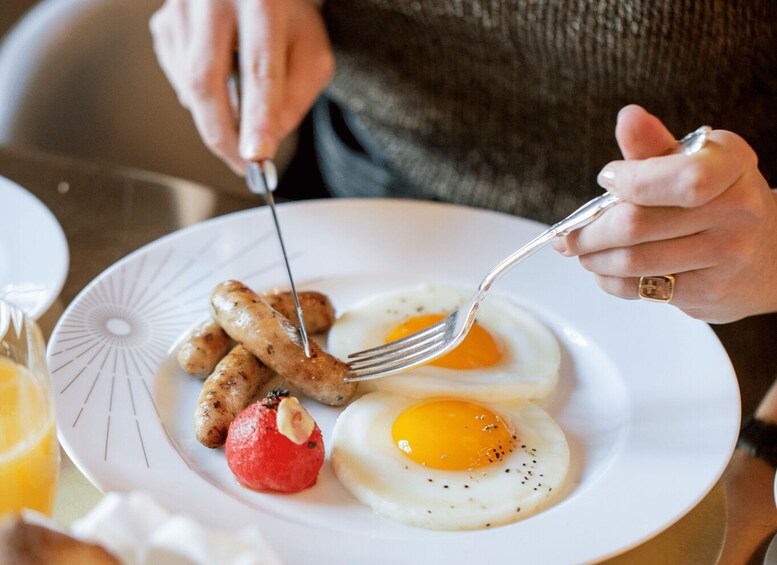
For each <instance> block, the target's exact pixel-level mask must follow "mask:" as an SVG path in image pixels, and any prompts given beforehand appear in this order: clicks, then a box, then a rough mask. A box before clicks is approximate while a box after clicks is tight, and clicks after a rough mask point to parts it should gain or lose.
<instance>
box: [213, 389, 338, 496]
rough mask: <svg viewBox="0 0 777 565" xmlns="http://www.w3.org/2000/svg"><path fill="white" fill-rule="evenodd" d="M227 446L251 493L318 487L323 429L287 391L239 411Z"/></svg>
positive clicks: (229, 459) (230, 461)
mask: <svg viewBox="0 0 777 565" xmlns="http://www.w3.org/2000/svg"><path fill="white" fill-rule="evenodd" d="M279 428H280V429H279ZM225 447H226V456H227V465H228V466H229V468H230V470H231V471H232V473H233V474H234V475H235V478H236V479H237V481H238V482H239V483H240V484H241V485H243V486H245V487H247V488H249V489H252V490H258V491H276V492H286V493H291V492H299V491H301V490H304V489H306V488H308V487H311V486H313V485H314V484H315V483H316V479H317V477H318V472H319V471H320V469H321V467H322V465H323V464H324V442H323V439H322V437H321V430H320V429H319V427H318V425H317V424H316V423H315V421H313V418H312V417H311V416H310V414H308V412H307V411H306V410H305V409H304V408H303V407H302V405H300V403H299V401H298V400H297V399H296V398H294V397H290V396H288V393H287V392H285V391H281V392H277V391H274V392H271V393H270V394H269V395H268V397H267V398H265V399H263V400H261V401H260V402H255V403H253V404H251V405H250V406H248V407H247V408H246V409H244V410H243V411H242V412H240V413H239V414H238V415H237V417H236V418H235V419H234V420H233V421H232V424H231V425H230V426H229V431H228V433H227V441H226V446H225Z"/></svg>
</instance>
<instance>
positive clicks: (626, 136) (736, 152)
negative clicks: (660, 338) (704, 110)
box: [554, 106, 777, 323]
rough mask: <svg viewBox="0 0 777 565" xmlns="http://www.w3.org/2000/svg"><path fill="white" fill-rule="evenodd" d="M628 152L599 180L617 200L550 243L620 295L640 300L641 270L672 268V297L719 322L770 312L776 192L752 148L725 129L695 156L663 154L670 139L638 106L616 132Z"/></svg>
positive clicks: (776, 263)
mask: <svg viewBox="0 0 777 565" xmlns="http://www.w3.org/2000/svg"><path fill="white" fill-rule="evenodd" d="M615 135H616V138H617V141H618V144H619V146H620V148H621V152H622V153H623V155H624V157H625V158H626V160H623V161H613V162H611V163H608V164H607V165H606V166H605V167H604V168H603V169H602V172H601V173H599V177H598V181H599V184H600V185H601V186H602V187H603V188H605V189H607V190H609V191H611V192H613V193H615V194H617V195H618V196H620V197H621V198H622V199H623V200H624V202H623V203H621V204H619V205H618V206H615V207H613V208H612V209H610V210H608V211H607V212H606V213H605V214H603V215H602V217H601V218H599V219H598V220H597V221H596V222H593V223H592V224H590V225H588V226H586V227H584V228H582V229H580V230H578V231H576V232H573V233H571V234H570V235H568V236H566V237H565V238H563V239H560V240H558V241H557V242H556V243H555V244H554V247H555V248H556V250H557V251H559V252H561V253H562V254H563V255H566V256H568V257H578V258H579V260H580V264H581V265H582V266H583V267H584V268H585V269H587V270H589V271H591V272H593V273H595V274H596V282H597V284H598V285H599V286H600V287H601V288H602V289H603V290H605V291H606V292H608V293H610V294H613V295H615V296H619V297H621V298H627V299H636V298H638V285H639V278H640V277H641V276H650V275H661V274H672V275H674V277H675V291H674V296H673V298H672V304H674V305H675V306H677V307H678V308H680V309H681V310H683V311H684V312H686V313H687V314H689V315H690V316H692V317H694V318H699V319H702V320H705V321H707V322H713V323H724V322H730V321H734V320H737V319H740V318H743V317H746V316H749V315H753V314H757V313H763V312H771V311H774V310H777V284H775V278H776V277H775V276H776V275H777V194H776V193H775V191H773V190H770V188H769V185H768V184H767V182H766V180H765V179H764V177H763V175H762V174H761V173H760V171H759V170H758V160H757V156H756V154H755V152H754V151H753V149H752V148H751V147H750V146H749V145H748V144H747V142H746V141H745V140H743V139H742V138H741V137H739V136H738V135H736V134H734V133H732V132H729V131H724V130H715V131H713V132H712V133H711V134H710V138H709V141H708V142H707V145H706V146H705V147H704V148H703V149H702V150H701V151H700V152H698V153H696V154H694V155H667V154H666V153H667V152H668V151H669V150H670V149H671V148H672V147H673V146H674V144H675V137H674V136H673V135H672V134H671V133H670V132H669V130H667V129H666V127H665V126H664V125H663V124H662V123H661V121H660V120H659V119H658V118H656V117H655V116H652V115H651V114H649V113H647V112H646V111H645V110H644V109H642V108H641V107H639V106H627V107H625V108H624V109H623V110H621V112H620V114H619V116H618V123H617V126H616V130H615Z"/></svg>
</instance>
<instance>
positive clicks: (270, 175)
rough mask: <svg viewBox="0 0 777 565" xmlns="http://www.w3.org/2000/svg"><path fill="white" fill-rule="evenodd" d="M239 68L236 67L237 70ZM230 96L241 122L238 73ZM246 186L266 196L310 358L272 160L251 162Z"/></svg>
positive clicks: (247, 172) (230, 78)
mask: <svg viewBox="0 0 777 565" xmlns="http://www.w3.org/2000/svg"><path fill="white" fill-rule="evenodd" d="M237 68H238V66H237V65H235V69H237ZM228 83H229V84H228V86H229V90H230V94H231V97H232V105H233V114H234V116H235V121H236V122H238V124H239V121H240V75H239V73H238V72H237V71H235V72H233V73H232V74H231V75H230V77H229V81H228ZM246 184H247V185H248V190H249V191H251V193H253V194H260V195H262V196H264V199H265V202H266V204H267V206H268V207H269V208H270V213H271V214H272V219H273V222H274V223H275V233H276V234H277V235H278V243H279V244H280V246H281V253H282V254H283V262H284V264H285V265H286V273H287V274H288V276H289V285H290V286H291V295H292V297H293V298H294V308H295V310H296V311H297V320H298V322H299V336H300V339H301V340H302V346H303V347H304V349H305V356H306V357H308V358H310V343H309V342H308V334H307V331H305V320H304V319H303V317H302V307H301V306H300V302H299V295H298V294H297V287H296V285H295V284H294V277H293V275H292V274H291V265H290V264H289V256H288V254H287V253H286V245H285V244H284V242H283V234H282V233H281V224H280V222H279V221H278V212H277V210H276V208H275V198H274V197H273V191H274V190H275V189H276V187H277V186H278V170H277V169H276V168H275V163H273V161H272V160H271V159H263V160H261V161H249V162H248V167H247V170H246Z"/></svg>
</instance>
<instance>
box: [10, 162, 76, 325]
mask: <svg viewBox="0 0 777 565" xmlns="http://www.w3.org/2000/svg"><path fill="white" fill-rule="evenodd" d="M69 260H70V254H69V252H68V247H67V240H66V239H65V234H64V232H63V231H62V227H61V226H60V225H59V222H57V219H56V218H55V217H54V214H52V213H51V211H50V210H49V209H48V208H46V206H45V205H44V204H43V203H42V202H41V201H40V200H38V199H37V198H36V197H35V196H33V195H32V194H31V193H30V192H28V191H27V190H25V189H23V188H22V187H21V186H19V185H18V184H16V183H15V182H13V181H10V180H8V179H7V178H5V177H0V298H3V299H5V300H9V301H10V302H13V303H14V304H16V305H17V306H19V307H20V308H22V309H23V310H24V311H25V312H27V313H28V314H30V315H31V316H32V317H33V318H38V317H39V316H40V315H42V314H43V313H44V312H45V311H46V310H48V308H49V306H51V304H52V303H53V302H54V300H55V299H56V298H57V296H59V293H60V291H61V290H62V285H64V284H65V278H66V277H67V270H68V264H69Z"/></svg>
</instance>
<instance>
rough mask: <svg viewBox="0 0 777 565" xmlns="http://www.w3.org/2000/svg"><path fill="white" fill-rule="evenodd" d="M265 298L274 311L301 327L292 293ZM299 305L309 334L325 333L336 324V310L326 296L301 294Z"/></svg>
mask: <svg viewBox="0 0 777 565" xmlns="http://www.w3.org/2000/svg"><path fill="white" fill-rule="evenodd" d="M265 298H266V299H267V303H268V304H269V305H270V307H271V308H272V309H273V310H277V311H278V312H280V313H281V314H282V315H283V317H285V318H287V319H288V320H289V321H290V322H291V323H292V324H294V325H295V326H297V327H299V321H298V320H297V309H296V308H295V306H294V297H293V296H292V294H291V292H279V293H278V294H268V295H265ZM299 305H300V307H301V308H302V316H303V318H305V331H306V332H308V333H309V334H317V333H322V332H325V331H327V330H328V329H329V328H331V327H332V324H334V323H335V309H334V307H333V306H332V303H331V302H330V301H329V298H327V296H326V295H325V294H321V293H320V292H314V291H303V292H300V293H299Z"/></svg>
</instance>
